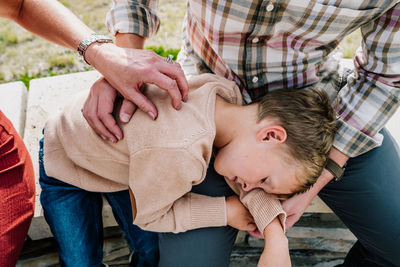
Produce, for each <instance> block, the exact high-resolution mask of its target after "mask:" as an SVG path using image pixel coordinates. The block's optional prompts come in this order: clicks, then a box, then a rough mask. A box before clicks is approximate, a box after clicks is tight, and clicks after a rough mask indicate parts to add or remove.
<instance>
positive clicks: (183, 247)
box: [159, 160, 238, 267]
mask: <svg viewBox="0 0 400 267" xmlns="http://www.w3.org/2000/svg"><path fill="white" fill-rule="evenodd" d="M213 165H214V161H213V160H212V161H211V162H210V166H209V168H208V171H207V176H206V179H205V180H204V181H203V182H202V183H201V184H199V185H197V186H194V187H193V188H192V192H194V193H198V194H203V195H208V196H214V197H216V196H231V195H233V194H234V192H233V191H232V190H231V189H230V187H229V186H228V185H227V184H226V182H225V180H224V179H223V177H222V176H220V175H219V174H217V173H216V172H215V170H214V168H213V167H212V166H213ZM237 232H238V231H237V230H236V229H234V228H232V227H229V226H225V227H211V228H200V229H196V230H191V231H187V232H184V233H180V234H173V233H162V234H159V245H160V262H159V267H189V266H190V267H224V266H228V265H229V260H230V255H231V252H232V248H233V245H234V243H235V239H236V235H237Z"/></svg>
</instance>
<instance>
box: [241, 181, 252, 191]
mask: <svg viewBox="0 0 400 267" xmlns="http://www.w3.org/2000/svg"><path fill="white" fill-rule="evenodd" d="M242 188H243V190H244V191H250V190H251V189H253V188H254V185H251V184H249V183H246V182H242Z"/></svg>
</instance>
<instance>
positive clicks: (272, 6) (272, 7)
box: [267, 4, 274, 12]
mask: <svg viewBox="0 0 400 267" xmlns="http://www.w3.org/2000/svg"><path fill="white" fill-rule="evenodd" d="M273 9H274V5H273V4H268V6H267V11H268V12H271V11H272V10H273Z"/></svg>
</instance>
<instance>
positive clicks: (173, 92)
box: [143, 71, 182, 110]
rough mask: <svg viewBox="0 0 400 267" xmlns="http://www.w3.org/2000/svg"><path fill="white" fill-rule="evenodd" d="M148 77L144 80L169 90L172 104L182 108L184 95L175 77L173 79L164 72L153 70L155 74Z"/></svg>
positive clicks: (176, 107)
mask: <svg viewBox="0 0 400 267" xmlns="http://www.w3.org/2000/svg"><path fill="white" fill-rule="evenodd" d="M150 77H151V78H150ZM146 78H147V79H145V80H144V81H143V82H145V83H151V84H155V85H157V86H158V87H160V88H161V89H163V90H165V91H167V92H168V94H169V95H170V97H171V100H172V106H173V107H174V108H175V109H177V110H179V109H181V107H182V104H181V102H182V95H181V92H180V90H179V88H178V85H177V83H176V81H175V80H174V79H171V78H170V77H168V76H167V75H164V74H162V73H157V72H156V71H153V75H151V76H148V77H146Z"/></svg>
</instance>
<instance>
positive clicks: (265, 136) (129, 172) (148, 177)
mask: <svg viewBox="0 0 400 267" xmlns="http://www.w3.org/2000/svg"><path fill="white" fill-rule="evenodd" d="M189 86H190V89H191V92H190V93H191V96H190V101H189V102H188V103H185V104H184V105H183V107H182V111H180V112H177V111H176V110H174V109H171V108H170V107H169V104H168V103H167V102H168V97H167V94H166V93H165V92H163V91H160V90H159V89H158V88H156V87H154V86H148V88H147V91H146V94H147V95H148V96H150V97H151V99H152V100H153V101H154V102H155V103H156V105H157V107H158V109H159V111H160V112H159V117H158V119H157V120H156V121H155V122H154V121H152V120H150V119H148V118H147V117H146V114H144V113H143V112H136V113H135V115H134V117H133V119H132V120H131V121H130V123H129V124H126V125H124V126H123V127H124V132H125V133H126V134H125V138H124V139H123V140H121V142H118V143H116V144H114V143H109V142H106V141H104V140H102V139H101V138H99V137H98V136H97V135H96V134H95V133H94V132H93V131H92V130H91V129H90V127H89V126H88V125H87V122H86V121H85V120H84V118H83V116H82V114H81V112H80V109H81V107H82V104H83V100H84V99H85V98H84V97H83V95H80V96H78V98H77V99H76V100H75V101H73V102H72V103H71V104H70V105H68V106H67V107H66V108H65V110H64V111H63V113H61V114H60V115H58V116H57V117H55V118H53V119H51V120H49V121H48V122H47V124H46V127H45V136H44V167H45V170H46V172H47V175H49V176H52V177H55V178H56V179H59V180H61V181H63V182H66V183H68V184H71V185H74V186H76V187H79V188H83V189H85V190H88V191H97V192H112V191H120V190H124V189H126V188H127V186H128V185H129V189H130V192H131V206H132V213H133V223H134V224H136V225H138V226H140V227H141V228H143V229H145V230H150V231H157V232H184V231H187V230H191V229H196V228H201V227H212V226H223V225H230V226H232V227H235V228H237V229H242V230H250V231H251V230H255V229H254V228H251V227H249V224H250V225H251V223H252V222H253V221H252V219H251V218H250V217H251V216H249V215H248V214H247V211H246V210H245V209H244V208H243V207H241V206H240V205H239V204H240V203H239V202H238V201H237V199H236V198H234V197H229V198H226V199H225V198H224V197H208V196H203V195H198V194H194V193H189V192H190V190H191V187H192V186H193V185H196V184H199V183H201V182H202V180H203V179H204V177H205V174H206V170H207V167H208V164H209V162H210V159H211V155H212V153H213V149H214V152H215V163H214V167H215V170H216V171H217V172H218V173H219V174H221V175H223V176H225V177H226V178H227V179H228V182H229V184H230V185H231V187H232V189H233V190H234V191H235V192H236V193H237V194H239V195H240V199H241V201H242V203H243V204H244V205H245V206H246V207H247V208H248V209H249V211H250V213H251V215H252V216H253V217H254V223H255V224H256V225H257V228H258V229H259V230H260V232H261V233H262V234H264V236H265V238H266V242H268V243H270V245H269V246H268V249H266V250H265V251H264V253H263V255H262V257H261V258H260V263H262V264H266V265H267V264H269V265H270V266H286V265H290V258H289V254H288V249H287V244H286V245H284V244H285V236H284V227H283V226H284V220H285V213H284V211H283V210H282V208H281V206H280V202H279V200H277V199H276V198H274V197H273V196H271V195H269V194H266V193H265V192H268V193H274V194H280V195H291V194H294V193H297V192H301V191H304V190H306V189H307V188H308V187H309V186H311V185H312V184H313V183H314V182H315V179H316V178H317V177H318V176H319V175H320V173H321V172H322V170H323V168H324V165H325V162H326V159H327V156H328V153H329V150H330V148H331V146H332V142H333V138H334V132H335V115H334V112H333V110H332V108H331V107H330V105H329V101H328V97H327V96H326V95H325V94H323V93H318V92H317V91H306V90H299V91H280V92H272V93H270V94H269V95H267V96H266V98H265V99H263V101H262V102H261V103H260V104H253V105H249V106H240V104H241V95H240V92H239V89H238V88H237V86H236V85H235V83H233V82H230V81H227V80H225V79H224V78H220V77H217V76H215V75H211V74H204V75H200V76H197V77H193V78H192V79H190V81H189ZM167 104H168V105H167ZM76 132H79V133H80V135H79V136H78V137H76V136H75V135H74V133H76ZM77 138H79V140H80V141H79V142H77V141H76V139H77ZM234 182H236V183H237V184H235V183H234ZM239 184H240V185H241V186H238V185H239ZM256 187H259V188H261V189H263V190H260V189H255V190H251V191H250V189H254V188H256ZM45 195H46V190H43V192H42V197H45ZM55 201H57V200H55ZM52 204H53V205H54V203H52ZM43 208H44V211H45V215H46V205H43ZM48 216H51V214H48ZM277 218H279V219H280V223H281V225H282V226H281V225H280V224H279V220H278V219H277ZM49 224H50V227H51V228H52V225H51V223H49ZM277 226H278V227H277ZM52 229H53V228H52ZM53 234H54V235H55V237H56V238H57V235H58V234H59V233H55V232H54V231H53ZM270 238H272V239H270ZM271 243H272V244H274V246H275V245H276V247H277V248H279V249H278V250H274V246H271ZM278 244H283V245H282V246H280V245H278ZM282 247H283V248H284V249H282ZM273 255H275V256H273ZM276 255H280V256H276Z"/></svg>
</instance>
